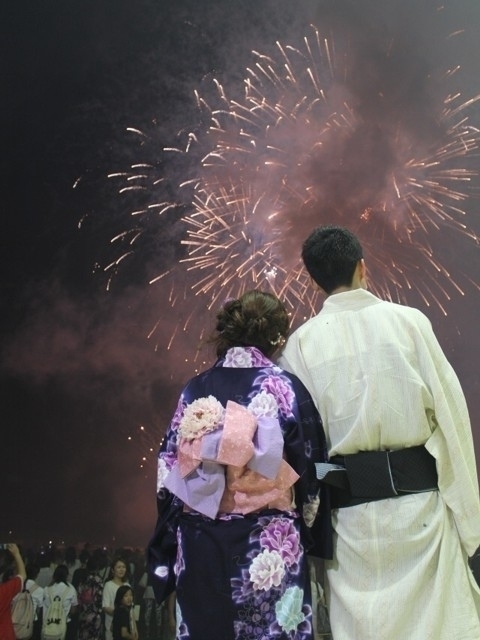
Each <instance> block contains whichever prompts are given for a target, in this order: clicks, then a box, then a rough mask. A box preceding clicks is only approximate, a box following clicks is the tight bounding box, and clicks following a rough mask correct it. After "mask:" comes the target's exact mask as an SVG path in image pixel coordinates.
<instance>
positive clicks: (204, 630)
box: [148, 290, 331, 640]
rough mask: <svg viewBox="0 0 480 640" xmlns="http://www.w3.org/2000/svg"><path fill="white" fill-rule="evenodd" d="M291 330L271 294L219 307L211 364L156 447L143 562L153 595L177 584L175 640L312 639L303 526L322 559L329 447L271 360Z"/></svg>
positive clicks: (301, 396)
mask: <svg viewBox="0 0 480 640" xmlns="http://www.w3.org/2000/svg"><path fill="white" fill-rule="evenodd" d="M288 330H289V318H288V313H287V311H286V308H285V306H284V305H283V304H282V302H280V300H278V298H276V297H275V296H274V295H271V294H270V293H265V292H262V291H257V290H254V291H249V292H247V293H245V294H243V295H242V296H241V297H240V298H239V299H237V300H230V301H228V302H226V303H225V305H224V306H223V308H222V309H221V310H220V311H219V313H218V315H217V324H216V329H215V332H214V334H213V336H212V338H211V340H210V342H211V343H212V344H213V345H214V347H215V350H216V355H217V358H218V359H217V361H216V362H215V364H214V366H213V367H211V368H210V369H208V370H206V371H204V372H202V373H200V374H199V375H197V376H195V377H194V378H192V379H191V380H190V381H189V382H188V383H187V384H186V386H185V388H184V389H183V391H182V393H181V396H180V399H179V402H178V406H177V409H176V411H175V414H174V416H173V420H172V422H171V424H170V426H169V428H168V431H167V433H166V436H165V438H164V441H163V444H162V446H161V448H160V452H159V459H158V494H157V504H158V509H159V517H158V522H157V527H156V530H155V533H154V535H153V538H152V541H151V543H150V545H149V550H148V562H149V571H150V573H151V575H152V580H153V587H154V590H155V592H156V597H157V600H158V601H159V602H161V601H163V600H165V599H166V598H167V596H168V595H169V594H170V593H171V592H172V591H174V590H175V591H176V598H177V609H176V613H177V634H178V637H188V638H189V639H190V640H204V639H205V638H206V637H209V638H222V639H227V638H229V639H233V638H238V639H240V638H251V637H252V638H253V637H258V638H260V637H262V638H263V637H264V638H267V637H269V638H270V637H271V638H274V637H293V635H295V638H296V639H297V640H310V639H311V638H313V632H312V607H311V592H310V582H309V575H308V568H307V558H306V551H307V550H309V549H311V548H312V547H311V545H312V536H311V533H310V529H309V527H308V526H307V525H313V523H315V524H314V525H313V526H315V532H316V537H317V541H318V545H317V549H315V551H316V552H319V553H324V554H325V555H327V556H328V555H329V553H330V551H331V550H330V548H329V547H330V543H331V540H330V513H329V504H328V494H327V493H326V492H324V495H322V496H321V500H320V509H319V510H318V498H319V483H318V481H317V479H316V477H315V468H314V463H316V462H320V461H323V460H325V459H326V451H325V441H324V436H323V430H322V423H321V420H320V417H319V414H318V412H317V410H316V408H315V406H314V404H313V402H312V400H311V398H310V396H309V394H308V392H307V390H306V389H305V387H304V385H303V384H302V383H301V382H300V381H299V380H298V378H297V377H296V376H294V375H291V374H289V373H286V372H285V371H283V370H282V369H280V368H279V367H278V366H276V365H275V364H274V362H273V361H272V357H273V356H274V354H275V352H276V351H277V350H278V348H279V346H280V345H281V344H282V342H283V340H284V339H285V337H286V335H287V333H288ZM316 516H317V517H316ZM177 541H178V547H177Z"/></svg>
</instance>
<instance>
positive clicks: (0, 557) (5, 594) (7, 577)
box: [0, 543, 27, 640]
mask: <svg viewBox="0 0 480 640" xmlns="http://www.w3.org/2000/svg"><path fill="white" fill-rule="evenodd" d="M26 577H27V574H26V572H25V564H24V562H23V558H22V556H21V554H20V550H19V548H18V546H17V545H16V544H14V543H7V544H4V545H1V549H0V638H1V640H15V632H14V630H13V622H12V614H11V606H12V600H13V599H14V597H15V596H16V595H17V594H19V593H20V592H21V591H22V589H23V583H24V581H25V579H26Z"/></svg>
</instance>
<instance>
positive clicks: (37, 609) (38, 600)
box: [25, 562, 43, 640]
mask: <svg viewBox="0 0 480 640" xmlns="http://www.w3.org/2000/svg"><path fill="white" fill-rule="evenodd" d="M39 572H40V565H39V564H38V563H37V562H27V581H26V583H25V586H26V588H27V589H28V590H29V591H30V594H31V596H32V600H33V609H34V617H33V635H32V640H40V638H41V633H42V608H43V588H42V587H41V586H40V585H39V584H37V577H38V574H39Z"/></svg>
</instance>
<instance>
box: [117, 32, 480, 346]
mask: <svg viewBox="0 0 480 640" xmlns="http://www.w3.org/2000/svg"><path fill="white" fill-rule="evenodd" d="M453 35H455V34H453ZM394 47H395V43H392V42H386V43H385V53H384V55H385V56H386V58H388V57H389V56H393V53H392V52H393V51H394ZM252 55H253V64H252V65H251V66H250V67H248V68H247V70H246V77H245V80H244V86H243V95H242V96H241V97H240V98H238V97H236V98H229V97H228V96H227V95H226V91H225V90H224V88H223V87H222V85H221V84H220V82H218V81H217V80H216V79H214V80H213V86H214V89H215V91H214V93H213V95H212V97H209V98H205V97H203V96H202V95H201V94H200V92H199V91H196V92H195V97H196V101H197V106H198V110H199V112H200V113H201V116H202V120H203V121H205V122H208V126H207V127H205V130H204V131H203V135H202V136H201V139H200V136H199V135H195V134H194V133H189V134H188V135H187V136H186V143H185V146H184V147H183V149H182V148H180V147H166V148H164V149H163V153H164V154H171V155H175V156H177V157H178V156H187V155H189V154H190V155H191V154H192V149H196V152H197V158H200V159H199V160H197V162H196V163H195V162H192V163H191V164H190V167H189V171H190V172H191V173H192V175H190V176H188V174H187V176H186V177H185V180H184V181H182V183H181V184H180V185H179V187H178V192H177V193H178V198H177V199H176V200H173V201H170V200H168V201H161V202H158V203H151V204H149V205H148V206H147V207H146V208H143V209H141V210H135V211H133V212H132V216H145V215H148V214H151V212H152V211H155V213H156V215H158V216H162V215H163V214H164V213H165V212H167V211H171V210H175V211H180V212H183V211H185V210H186V213H181V214H180V215H181V222H182V224H183V226H184V229H185V231H184V237H183V238H182V240H181V244H182V245H183V246H184V247H185V248H186V251H187V255H186V256H184V257H182V258H181V259H180V260H179V263H178V264H177V265H175V266H174V267H172V268H170V269H169V270H166V271H164V272H163V273H161V274H159V275H158V276H156V277H155V278H153V279H152V282H158V281H160V280H162V279H163V278H165V276H167V275H168V276H170V277H171V278H172V282H173V283H175V282H176V281H180V282H181V281H182V280H184V278H181V277H179V274H181V273H185V272H186V273H187V274H188V276H189V282H190V283H191V284H190V285H189V286H190V288H191V292H192V293H193V294H195V295H196V296H199V297H200V298H201V304H202V306H204V307H206V308H208V309H210V308H212V307H215V306H216V305H220V304H221V303H222V301H223V300H225V299H226V298H229V297H237V296H239V295H240V294H241V293H242V292H244V291H245V290H248V289H250V288H254V287H258V288H263V289H267V290H271V291H273V292H274V293H275V294H276V295H278V296H279V297H280V298H282V299H284V300H285V301H286V303H287V305H288V307H289V310H290V312H291V314H292V317H293V320H295V319H297V318H299V319H301V318H304V317H306V316H309V315H311V313H313V312H314V311H315V310H316V309H318V293H317V292H316V291H315V290H314V289H313V287H312V286H311V283H310V280H309V277H308V274H306V272H305V271H304V270H303V268H302V264H301V260H300V255H299V254H300V246H301V242H302V241H303V239H304V238H305V237H306V235H308V233H309V231H310V230H311V229H312V228H314V227H315V226H318V225H320V224H341V225H344V226H348V227H349V228H351V229H352V230H353V231H354V232H355V233H357V234H358V235H359V237H360V238H361V240H362V243H363V244H364V247H365V250H366V257H367V264H368V265H369V266H370V272H371V274H372V275H371V278H370V287H371V289H372V290H373V291H374V292H375V293H377V294H378V295H380V296H382V297H386V298H387V299H390V300H393V301H398V302H407V301H408V300H409V296H410V295H411V292H412V291H415V292H416V293H417V294H418V295H419V296H420V297H421V298H422V299H423V301H424V303H425V304H426V305H427V306H430V305H432V304H434V305H437V306H438V307H439V308H440V309H441V310H442V312H443V313H444V314H446V313H447V306H446V305H447V303H448V301H449V300H450V298H451V294H452V292H453V291H456V292H457V293H459V294H462V295H463V294H464V292H465V287H466V286H472V285H473V286H474V287H476V288H477V289H478V283H475V282H469V281H468V278H464V279H463V280H464V281H463V282H462V277H457V278H456V279H454V278H453V277H452V276H451V274H450V272H449V270H448V267H447V266H446V265H445V264H444V263H443V262H442V259H441V258H440V257H439V256H438V255H437V253H436V251H435V248H434V246H435V236H436V235H437V234H439V235H442V234H446V233H451V232H455V233H459V234H462V235H464V236H466V237H467V238H468V239H469V240H470V241H473V242H475V243H478V238H477V236H476V234H475V233H474V232H473V231H471V230H470V229H469V226H468V220H467V219H466V217H467V216H466V214H465V211H464V209H463V203H464V202H465V201H466V200H467V199H468V198H471V197H472V196H476V195H478V193H477V192H476V190H478V185H477V184H476V179H477V178H478V169H477V168H476V167H475V166H474V162H472V160H474V159H475V158H477V157H478V150H479V142H480V131H479V129H478V128H477V127H475V126H473V125H472V124H471V123H470V117H469V114H470V112H471V107H472V106H473V105H475V104H476V103H477V102H478V101H479V100H480V96H479V95H477V96H474V97H472V98H468V99H465V98H463V96H462V95H461V94H460V93H459V92H457V93H455V94H453V93H447V94H446V95H444V96H443V98H441V99H439V102H438V105H436V106H435V110H434V111H433V112H432V113H431V118H432V125H431V127H430V128H431V130H430V131H429V132H428V135H423V136H421V135H419V134H418V131H415V130H414V129H413V128H412V127H411V126H410V123H409V122H408V118H406V117H405V113H404V112H402V110H400V109H396V108H395V107H394V105H393V97H392V95H389V94H388V87H382V86H377V87H373V89H374V90H375V96H374V102H375V105H376V108H375V110H374V111H372V110H370V111H365V110H364V109H363V106H362V104H361V103H360V102H359V100H358V97H357V96H356V95H355V92H354V91H353V90H352V85H354V80H355V78H353V77H352V76H353V73H354V69H353V67H352V66H351V64H350V55H349V51H348V48H345V47H344V48H342V50H341V51H338V50H337V47H336V46H335V41H334V39H333V38H332V37H326V36H324V35H323V34H321V33H320V31H319V29H318V28H316V27H311V29H310V33H309V34H308V35H307V36H305V38H304V40H303V44H302V47H292V46H289V45H284V44H282V43H280V42H277V43H276V52H274V54H271V55H269V56H267V55H263V54H261V53H258V52H256V51H253V53H252ZM458 70H459V67H458V66H457V67H454V68H452V69H448V70H447V71H445V72H443V74H442V76H441V77H438V78H426V79H425V81H426V82H429V83H430V84H432V85H435V88H437V87H440V88H444V86H447V89H448V81H449V80H451V79H452V77H453V76H454V75H455V73H457V72H458ZM132 130H133V129H132ZM133 131H135V130H133ZM136 133H137V134H138V135H140V136H143V135H144V134H143V133H142V132H140V131H136ZM185 135H186V134H185ZM477 164H478V163H477ZM145 168H149V169H151V168H152V167H146V166H145V165H135V166H133V167H132V171H131V172H130V173H125V174H123V175H122V177H123V179H124V180H125V181H126V183H127V184H126V185H124V186H122V187H121V188H120V189H119V191H120V193H122V192H125V191H135V190H144V191H147V190H148V189H150V188H151V187H150V185H147V184H146V183H145V179H146V178H148V174H147V173H144V172H143V171H142V170H144V169H145ZM113 176H114V177H118V174H113ZM162 181H164V178H163V177H162V178H158V177H157V178H156V179H154V180H153V184H154V185H155V186H158V185H159V184H161V182H162ZM138 182H141V183H142V184H138ZM182 192H183V193H182ZM181 205H182V206H181ZM141 233H142V229H141V227H139V226H135V227H134V228H132V229H130V230H128V231H125V232H123V233H122V234H120V235H118V236H116V237H115V238H114V239H113V241H116V240H118V239H122V240H125V239H127V238H128V239H129V240H128V244H129V245H130V247H129V249H128V250H127V251H125V252H124V253H123V254H122V255H121V256H120V257H119V258H117V259H116V260H115V261H114V262H112V263H111V264H110V265H109V267H108V268H112V267H114V268H115V269H116V268H117V267H118V265H119V264H120V262H122V261H123V260H124V259H125V258H126V257H128V255H129V254H130V253H131V251H132V250H133V249H132V248H131V245H133V244H134V242H135V241H136V240H137V239H138V238H139V237H140V235H141ZM192 278H193V280H192ZM171 286H172V293H171V295H170V301H171V304H172V305H175V302H176V301H177V299H178V297H180V298H181V297H182V293H180V292H178V291H176V285H175V284H172V285H171ZM180 289H181V287H180ZM183 295H185V294H183ZM193 313H195V312H193ZM191 317H192V314H190V315H189V316H188V317H187V318H186V319H185V320H184V325H183V327H180V329H179V328H178V327H177V328H176V330H175V332H177V331H178V330H181V329H182V328H183V331H186V330H187V327H188V324H189V320H190V319H191ZM174 338H175V335H172V336H171V337H170V340H169V344H168V346H169V347H170V346H171V344H172V341H173V339H174Z"/></svg>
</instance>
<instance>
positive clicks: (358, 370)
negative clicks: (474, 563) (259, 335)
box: [280, 289, 480, 640]
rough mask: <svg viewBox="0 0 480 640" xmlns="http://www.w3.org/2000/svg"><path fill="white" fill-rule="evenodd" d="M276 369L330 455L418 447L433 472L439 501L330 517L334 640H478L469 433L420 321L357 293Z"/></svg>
mask: <svg viewBox="0 0 480 640" xmlns="http://www.w3.org/2000/svg"><path fill="white" fill-rule="evenodd" d="M280 363H281V366H283V367H284V368H285V369H287V370H290V371H292V372H294V373H295V374H296V375H297V376H298V377H300V379H301V380H302V382H303V383H304V384H305V386H306V387H307V388H308V389H309V391H310V393H311V394H312V396H313V397H314V400H315V402H316V404H317V407H318V409H319V411H320V414H321V417H322V420H323V423H324V428H325V433H326V436H327V442H328V446H329V453H330V455H331V456H332V455H346V454H353V453H357V452H359V451H366V450H367V451H376V450H385V449H405V448H409V447H413V446H415V445H422V444H425V443H426V448H427V449H428V450H429V451H430V453H431V454H432V455H433V456H434V457H435V459H436V464H437V470H438V474H439V489H440V490H439V492H437V491H429V492H426V493H421V494H410V495H405V496H402V497H399V498H389V499H383V500H378V501H373V502H365V503H363V504H359V505H357V506H350V507H344V508H340V509H338V510H334V512H333V523H334V529H335V531H336V534H337V536H336V549H335V558H334V560H333V561H332V562H331V563H328V566H327V572H328V578H329V588H330V593H329V604H330V616H331V620H332V631H333V636H334V637H335V640H347V639H348V640H350V639H351V638H355V639H356V640H366V639H367V638H368V639H370V638H371V639H372V640H373V639H375V640H379V639H381V640H383V639H387V638H388V639H389V640H397V639H398V640H399V639H400V638H402V639H403V638H408V639H409V640H414V639H418V640H425V639H426V638H430V637H431V638H435V640H447V639H449V638H451V637H462V639H463V638H465V639H468V640H478V638H480V624H479V620H478V613H477V610H478V607H479V606H480V598H479V593H478V589H477V588H476V585H475V584H474V581H473V577H472V576H471V574H469V572H468V569H466V565H465V561H464V556H465V552H467V553H468V554H470V555H472V554H473V553H474V551H475V549H476V547H477V546H478V544H479V542H480V537H479V534H480V517H479V509H478V486H477V476H476V466H475V458H474V455H473V443H472V437H471V430H470V424H469V420H468V413H467V408H466V404H465V400H464V397H463V393H462V390H461V387H460V385H459V382H458V379H457V377H456V375H455V373H454V371H453V369H452V367H451V366H450V365H449V363H448V362H447V360H446V358H445V356H444V355H443V352H442V350H441V349H440V346H439V345H438V342H437V340H436V338H435V336H434V334H433V332H432V330H431V327H430V323H429V321H428V320H427V318H426V317H425V316H424V315H423V314H421V313H420V312H419V311H417V310H415V309H411V308H408V307H401V306H400V305H394V304H392V303H388V302H384V301H381V300H379V299H378V298H376V297H375V296H373V295H372V294H370V293H368V292H367V291H365V290H363V289H352V290H350V291H347V292H342V293H338V294H335V295H331V296H330V297H328V298H327V300H326V302H325V304H324V308H323V309H322V311H321V312H320V314H319V315H318V316H316V317H315V318H312V319H311V320H310V321H308V322H307V323H305V325H303V326H302V327H300V329H298V330H297V331H296V332H295V333H294V334H293V336H291V338H290V339H289V341H288V343H287V345H286V348H285V350H284V353H283V355H282V358H281V360H280ZM452 458H453V460H454V463H453V464H454V466H453V467H452ZM459 534H460V538H459ZM452 610H455V611H456V613H455V614H454V615H453V616H452V613H451V612H452ZM447 611H448V612H449V613H448V617H449V619H448V620H447V619H446V615H447V614H446V612H447ZM457 633H458V634H459V635H458V636H457V635H455V634H457ZM462 634H463V635H462Z"/></svg>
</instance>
